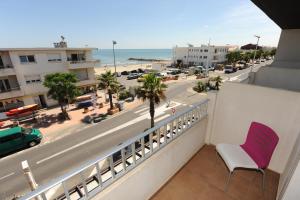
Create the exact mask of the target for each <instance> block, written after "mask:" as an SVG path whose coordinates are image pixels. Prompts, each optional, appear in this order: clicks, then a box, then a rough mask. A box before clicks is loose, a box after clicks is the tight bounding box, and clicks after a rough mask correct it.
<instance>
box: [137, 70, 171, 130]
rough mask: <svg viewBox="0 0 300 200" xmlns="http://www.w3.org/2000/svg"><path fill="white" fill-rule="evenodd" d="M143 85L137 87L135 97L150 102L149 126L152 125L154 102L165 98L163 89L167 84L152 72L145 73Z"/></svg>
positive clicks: (156, 102)
mask: <svg viewBox="0 0 300 200" xmlns="http://www.w3.org/2000/svg"><path fill="white" fill-rule="evenodd" d="M144 78H145V81H144V83H143V86H141V87H139V88H138V89H137V97H138V98H139V99H142V100H143V101H145V100H149V102H150V110H149V112H150V117H151V128H152V127H154V114H155V108H154V105H155V104H159V103H160V101H161V100H165V99H166V96H165V93H164V92H165V90H166V88H167V85H165V84H163V83H162V82H161V79H160V78H158V77H156V76H155V75H154V74H153V73H150V74H147V75H146V76H145V77H144Z"/></svg>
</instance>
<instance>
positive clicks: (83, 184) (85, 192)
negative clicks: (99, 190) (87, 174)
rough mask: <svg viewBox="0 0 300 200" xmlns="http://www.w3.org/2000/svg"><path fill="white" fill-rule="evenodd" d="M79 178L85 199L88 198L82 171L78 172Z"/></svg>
mask: <svg viewBox="0 0 300 200" xmlns="http://www.w3.org/2000/svg"><path fill="white" fill-rule="evenodd" d="M80 178H81V182H82V186H83V189H84V195H85V196H86V197H88V196H89V192H88V189H87V186H86V182H85V178H84V175H83V172H82V171H81V172H80Z"/></svg>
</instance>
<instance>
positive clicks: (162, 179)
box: [93, 118, 207, 200]
mask: <svg viewBox="0 0 300 200" xmlns="http://www.w3.org/2000/svg"><path fill="white" fill-rule="evenodd" d="M206 126H207V118H204V119H203V120H202V121H200V122H198V123H196V124H195V125H194V127H192V128H191V129H189V130H188V131H187V132H186V133H184V134H182V135H181V136H180V137H178V138H177V139H176V140H174V141H173V142H171V143H169V144H168V145H167V146H165V147H164V148H163V149H161V150H160V151H158V152H157V153H155V154H154V155H153V156H151V157H150V158H149V159H147V160H146V161H145V162H143V163H141V164H140V165H139V166H137V167H136V168H135V169H134V170H132V171H131V172H129V173H128V174H126V175H124V176H123V177H122V178H120V179H119V180H118V181H116V182H115V183H113V184H112V185H111V186H109V187H108V188H106V189H105V190H103V191H102V192H101V193H99V194H97V195H96V196H95V197H94V198H93V199H99V200H100V199H101V200H111V199H130V200H142V199H149V198H150V197H151V196H152V195H154V194H155V192H157V191H158V190H159V188H161V187H162V186H163V185H164V184H165V183H166V182H167V181H168V180H169V179H170V178H171V177H172V176H173V175H174V174H175V173H176V172H177V171H178V170H179V169H180V168H181V167H183V165H184V164H185V163H187V162H188V161H189V160H190V159H191V158H192V156H193V155H194V154H195V153H196V152H197V151H199V149H200V148H201V147H203V145H204V138H205V132H206ZM128 191H130V192H128Z"/></svg>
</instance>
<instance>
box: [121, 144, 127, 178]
mask: <svg viewBox="0 0 300 200" xmlns="http://www.w3.org/2000/svg"><path fill="white" fill-rule="evenodd" d="M121 157H122V166H123V171H124V172H125V171H126V157H125V149H124V148H123V149H121Z"/></svg>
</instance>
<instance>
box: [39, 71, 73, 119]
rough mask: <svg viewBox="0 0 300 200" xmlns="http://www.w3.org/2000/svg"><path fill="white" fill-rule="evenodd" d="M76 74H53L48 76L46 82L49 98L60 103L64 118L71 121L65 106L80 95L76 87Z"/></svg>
mask: <svg viewBox="0 0 300 200" xmlns="http://www.w3.org/2000/svg"><path fill="white" fill-rule="evenodd" d="M77 81H78V80H77V78H76V75H75V74H72V73H53V74H47V75H46V76H45V80H44V83H43V84H44V86H45V87H47V88H49V91H48V96H50V97H51V98H53V99H54V100H57V101H58V104H59V105H60V108H61V111H62V114H63V117H64V118H66V119H70V118H69V115H68V113H67V110H66V108H65V105H66V104H68V103H69V102H70V101H72V100H74V98H75V97H76V96H77V95H79V91H78V89H77V87H76V85H75V83H76V82H77Z"/></svg>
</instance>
